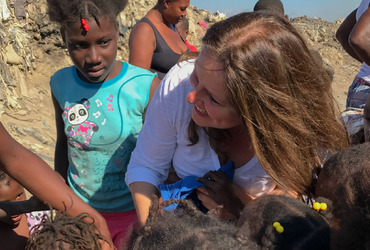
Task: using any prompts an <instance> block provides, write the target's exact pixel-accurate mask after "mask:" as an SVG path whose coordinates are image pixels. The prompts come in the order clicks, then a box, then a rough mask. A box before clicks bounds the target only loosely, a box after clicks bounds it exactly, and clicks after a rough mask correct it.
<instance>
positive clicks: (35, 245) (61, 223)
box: [26, 212, 113, 250]
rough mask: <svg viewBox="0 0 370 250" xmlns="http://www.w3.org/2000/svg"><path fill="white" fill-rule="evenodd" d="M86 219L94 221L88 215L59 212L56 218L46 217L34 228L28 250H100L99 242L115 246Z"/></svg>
mask: <svg viewBox="0 0 370 250" xmlns="http://www.w3.org/2000/svg"><path fill="white" fill-rule="evenodd" d="M85 219H89V220H91V221H94V219H93V218H92V217H91V216H90V215H89V214H87V213H82V214H79V215H77V216H76V217H70V216H68V215H66V213H65V212H57V214H56V215H55V217H53V216H51V217H48V216H46V215H44V217H43V218H42V221H41V223H40V224H37V225H35V226H34V227H32V229H31V231H33V233H32V234H31V235H30V237H29V239H28V243H27V246H26V250H44V249H54V250H64V249H80V250H100V249H101V246H100V243H99V240H104V241H106V242H108V243H109V244H111V245H112V244H113V243H112V242H111V241H110V240H109V239H106V238H105V237H104V236H103V235H101V234H100V232H99V229H98V228H97V227H96V226H95V224H94V223H93V222H92V223H88V222H86V220H85Z"/></svg>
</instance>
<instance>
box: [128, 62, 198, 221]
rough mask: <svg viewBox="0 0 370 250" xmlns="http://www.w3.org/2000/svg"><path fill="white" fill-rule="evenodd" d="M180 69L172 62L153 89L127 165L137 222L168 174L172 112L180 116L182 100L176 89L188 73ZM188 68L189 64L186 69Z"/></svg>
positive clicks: (173, 126) (173, 129)
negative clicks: (171, 65)
mask: <svg viewBox="0 0 370 250" xmlns="http://www.w3.org/2000/svg"><path fill="white" fill-rule="evenodd" d="M180 69H181V67H180V66H179V65H176V66H174V67H173V68H172V70H170V72H169V73H168V74H167V75H166V77H165V78H164V79H163V81H162V83H161V84H160V85H159V87H158V89H157V91H155V94H154V96H153V99H152V100H151V103H150V105H149V106H148V110H147V113H146V117H145V122H144V125H143V127H142V129H141V131H140V134H139V138H138V140H137V143H136V147H135V150H134V151H133V152H132V154H131V159H130V163H129V165H128V167H127V172H126V183H127V185H128V186H129V187H130V190H131V193H132V196H133V199H134V202H135V207H136V210H137V214H138V217H139V222H140V223H141V225H143V224H144V223H145V221H146V218H147V216H148V211H149V207H150V204H151V199H152V196H153V194H158V189H157V187H158V185H159V184H163V183H164V181H165V180H166V179H167V177H168V173H169V169H170V166H171V162H172V159H173V155H174V153H175V149H176V147H177V128H176V121H177V118H176V116H177V115H178V116H179V117H180V118H183V117H182V113H181V111H182V109H183V108H181V107H182V106H183V104H185V103H186V100H185V97H186V96H184V94H183V92H182V91H183V89H181V88H180V89H179V86H178V85H179V83H180V81H181V80H182V79H183V78H185V77H187V76H188V74H184V73H182V74H180V73H181V72H179V71H180ZM192 69H193V67H192V66H191V67H190V68H189V71H190V73H191V71H192ZM188 73H189V72H188ZM181 77H183V78H181ZM189 115H190V114H187V116H189Z"/></svg>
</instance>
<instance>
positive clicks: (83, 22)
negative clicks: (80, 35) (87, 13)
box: [81, 18, 89, 32]
mask: <svg viewBox="0 0 370 250" xmlns="http://www.w3.org/2000/svg"><path fill="white" fill-rule="evenodd" d="M81 23H82V27H83V28H84V30H85V31H86V32H87V31H88V30H89V24H88V23H87V22H86V20H85V19H83V18H81Z"/></svg>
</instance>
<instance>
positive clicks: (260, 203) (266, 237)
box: [238, 195, 331, 250]
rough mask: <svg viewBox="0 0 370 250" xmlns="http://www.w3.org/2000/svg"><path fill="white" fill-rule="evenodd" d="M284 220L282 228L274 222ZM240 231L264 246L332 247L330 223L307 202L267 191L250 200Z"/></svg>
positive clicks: (265, 247)
mask: <svg viewBox="0 0 370 250" xmlns="http://www.w3.org/2000/svg"><path fill="white" fill-rule="evenodd" d="M275 222H278V223H280V226H282V227H283V232H278V230H277V229H276V227H275V226H274V223H275ZM238 226H239V227H240V232H241V233H245V234H247V235H248V237H249V238H250V240H251V241H253V242H255V243H256V244H257V245H258V246H259V247H260V248H261V249H276V250H278V249H281V250H285V249H300V250H302V249H321V250H326V249H330V233H331V231H330V227H329V224H328V223H327V221H326V220H325V218H324V217H323V216H322V215H321V214H319V213H318V212H316V211H315V210H314V209H313V208H312V207H310V206H308V205H307V204H305V203H303V202H301V201H299V200H297V199H294V198H291V197H287V196H283V195H265V196H262V197H259V198H257V199H255V200H252V201H251V202H249V203H248V204H247V205H246V206H245V208H244V210H243V213H242V216H241V217H240V218H239V221H238Z"/></svg>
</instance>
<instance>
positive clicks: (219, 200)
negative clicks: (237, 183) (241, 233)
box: [197, 171, 244, 219]
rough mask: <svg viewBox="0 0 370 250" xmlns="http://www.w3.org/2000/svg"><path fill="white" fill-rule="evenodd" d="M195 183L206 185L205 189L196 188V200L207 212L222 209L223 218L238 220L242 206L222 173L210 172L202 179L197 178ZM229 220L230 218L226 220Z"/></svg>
mask: <svg viewBox="0 0 370 250" xmlns="http://www.w3.org/2000/svg"><path fill="white" fill-rule="evenodd" d="M197 181H199V182H201V183H203V184H204V185H206V186H205V187H201V188H198V199H199V200H201V201H202V203H203V205H204V206H205V207H206V208H208V210H213V209H218V210H220V209H224V210H226V211H227V212H228V213H226V214H225V211H223V212H222V216H221V217H223V218H225V217H230V214H232V215H233V216H234V217H236V218H239V216H240V213H241V211H242V210H243V207H244V204H243V203H242V202H241V200H240V199H239V198H238V197H237V196H236V194H235V192H234V190H233V186H232V184H231V182H230V180H229V178H228V177H227V176H226V174H225V173H223V172H222V171H210V172H208V173H206V174H205V175H204V176H203V177H201V178H198V179H197ZM228 219H230V218H228Z"/></svg>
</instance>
